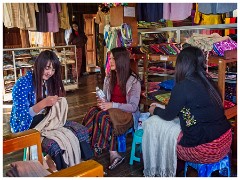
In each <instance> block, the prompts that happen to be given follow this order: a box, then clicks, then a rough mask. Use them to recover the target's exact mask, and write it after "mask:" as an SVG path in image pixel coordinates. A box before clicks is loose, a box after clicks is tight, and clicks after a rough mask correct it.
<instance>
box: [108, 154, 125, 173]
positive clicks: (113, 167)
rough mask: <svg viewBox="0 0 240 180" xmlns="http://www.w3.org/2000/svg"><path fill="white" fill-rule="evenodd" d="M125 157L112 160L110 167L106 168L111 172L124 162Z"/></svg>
mask: <svg viewBox="0 0 240 180" xmlns="http://www.w3.org/2000/svg"><path fill="white" fill-rule="evenodd" d="M124 159H125V157H116V158H114V159H113V160H112V163H111V165H110V166H108V169H110V170H113V169H115V168H116V167H117V166H118V165H120V164H121V163H122V162H123V161H124Z"/></svg>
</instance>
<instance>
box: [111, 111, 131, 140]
mask: <svg viewBox="0 0 240 180" xmlns="http://www.w3.org/2000/svg"><path fill="white" fill-rule="evenodd" d="M108 112H109V116H110V120H111V122H112V124H113V134H114V135H115V136H118V135H121V134H124V133H125V132H126V131H127V130H128V129H129V128H131V127H132V126H133V117H132V113H129V112H124V111H122V110H120V109H117V108H111V109H109V110H108Z"/></svg>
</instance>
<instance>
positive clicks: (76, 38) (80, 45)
mask: <svg viewBox="0 0 240 180" xmlns="http://www.w3.org/2000/svg"><path fill="white" fill-rule="evenodd" d="M86 43H87V36H86V35H85V33H84V32H83V31H82V30H81V28H80V27H79V25H78V23H77V22H76V21H74V22H72V33H71V35H70V37H69V41H68V44H69V45H70V44H72V45H76V48H77V50H76V51H77V52H76V55H77V67H75V64H73V65H72V75H73V78H74V79H76V78H77V75H78V77H80V76H81V68H82V57H83V52H84V47H85V44H86Z"/></svg>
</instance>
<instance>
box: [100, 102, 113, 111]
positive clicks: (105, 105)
mask: <svg viewBox="0 0 240 180" xmlns="http://www.w3.org/2000/svg"><path fill="white" fill-rule="evenodd" d="M112 106H113V104H112V102H101V103H99V104H98V107H99V108H100V109H102V110H103V111H107V110H108V109H111V108H112Z"/></svg>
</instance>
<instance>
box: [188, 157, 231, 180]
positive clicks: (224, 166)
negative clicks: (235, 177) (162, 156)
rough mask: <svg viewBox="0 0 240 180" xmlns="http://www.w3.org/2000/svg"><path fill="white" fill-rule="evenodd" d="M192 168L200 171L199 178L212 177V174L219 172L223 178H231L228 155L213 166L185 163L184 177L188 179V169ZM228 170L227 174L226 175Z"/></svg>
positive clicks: (212, 164)
mask: <svg viewBox="0 0 240 180" xmlns="http://www.w3.org/2000/svg"><path fill="white" fill-rule="evenodd" d="M188 166H191V167H192V168H194V169H196V170H197V171H198V177H210V176H211V174H212V172H214V171H216V170H219V173H220V174H221V175H223V176H228V177H230V176H231V168H230V160H229V155H228V154H227V155H226V156H225V157H224V158H223V159H222V160H220V161H219V162H216V163H211V164H201V163H193V162H188V161H187V162H185V169H184V176H185V177H186V174H187V168H188ZM226 170H227V173H226Z"/></svg>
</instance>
